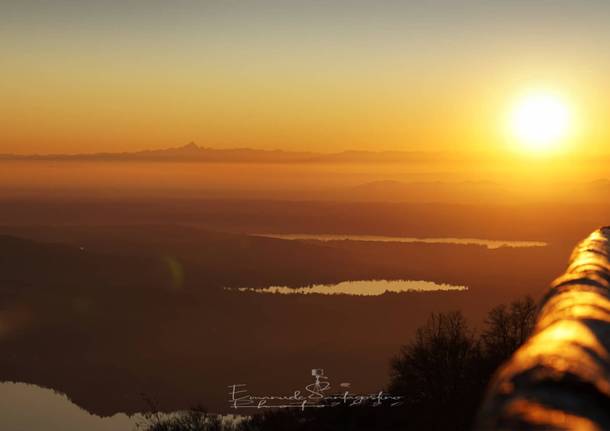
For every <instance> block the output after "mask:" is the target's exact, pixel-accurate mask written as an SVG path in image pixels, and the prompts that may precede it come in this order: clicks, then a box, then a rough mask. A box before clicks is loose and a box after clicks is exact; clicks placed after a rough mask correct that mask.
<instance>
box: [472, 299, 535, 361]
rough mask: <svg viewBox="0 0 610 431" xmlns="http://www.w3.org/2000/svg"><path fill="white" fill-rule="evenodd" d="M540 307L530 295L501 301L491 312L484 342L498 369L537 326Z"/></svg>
mask: <svg viewBox="0 0 610 431" xmlns="http://www.w3.org/2000/svg"><path fill="white" fill-rule="evenodd" d="M537 311H538V307H537V305H536V303H535V302H534V300H533V299H532V298H531V297H529V296H526V297H524V298H522V299H518V300H516V301H513V302H511V303H510V305H505V304H502V305H498V306H497V307H494V308H493V309H492V310H491V311H490V312H489V313H488V315H487V319H486V320H485V329H484V330H483V333H482V334H481V343H482V347H483V349H484V353H485V356H486V357H487V358H488V359H489V360H490V361H491V365H492V367H493V368H494V369H495V368H496V367H497V366H498V365H499V364H500V363H501V362H503V361H505V360H506V359H508V358H509V357H510V355H511V354H512V353H513V352H514V351H515V350H517V348H518V347H519V346H520V345H521V344H523V342H524V341H525V340H526V339H527V337H528V335H529V334H530V333H531V332H532V329H533V327H534V323H535V320H536V313H537Z"/></svg>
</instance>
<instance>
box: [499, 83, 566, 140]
mask: <svg viewBox="0 0 610 431" xmlns="http://www.w3.org/2000/svg"><path fill="white" fill-rule="evenodd" d="M571 117H572V115H571V112H570V109H569V107H568V104H567V103H566V102H565V101H564V100H563V99H562V98H561V97H559V96H558V95H556V94H553V93H549V92H542V91H539V92H532V93H528V94H526V95H525V96H524V97H522V98H521V99H520V100H519V101H518V102H517V104H516V105H515V107H514V108H513V111H512V114H511V118H510V129H511V134H512V135H513V136H514V137H515V138H517V140H518V141H519V142H520V144H521V145H523V146H524V147H525V148H526V149H527V150H529V151H537V152H540V151H550V150H553V149H556V148H557V147H558V146H559V144H560V143H561V142H562V140H563V139H564V138H566V136H567V135H568V133H569V131H570V127H571V120H572V118H571Z"/></svg>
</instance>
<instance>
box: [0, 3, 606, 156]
mask: <svg viewBox="0 0 610 431" xmlns="http://www.w3.org/2000/svg"><path fill="white" fill-rule="evenodd" d="M0 17H1V19H2V25H1V26H0V54H1V56H0V59H1V60H0V61H1V66H2V80H1V81H0V94H2V104H1V105H0V106H1V108H0V109H1V111H0V115H1V116H2V120H1V121H0V131H1V135H0V152H20V153H32V152H89V151H117V150H121V151H130V150H135V149H141V148H160V147H170V146H177V145H183V144H186V143H188V142H190V141H195V142H197V143H198V144H200V145H205V146H211V147H237V146H239V147H242V146H249V147H256V148H282V149H299V150H302V149H309V150H319V151H337V150H342V149H372V150H386V149H455V148H465V149H470V148H495V147H500V146H501V145H503V143H502V138H503V128H502V124H503V121H504V120H503V119H504V116H505V111H506V110H507V109H508V106H509V104H510V103H511V100H512V99H513V98H515V97H516V95H517V94H518V93H519V92H521V91H522V90H523V89H524V88H528V87H532V86H534V87H536V86H546V87H549V88H553V89H555V90H556V91H558V92H561V93H562V94H564V95H565V97H566V98H567V99H568V100H570V101H571V103H572V104H573V107H574V110H575V111H576V112H577V113H578V115H579V116H580V117H582V120H583V121H582V124H583V125H584V126H583V127H582V133H580V135H579V137H578V145H588V146H589V147H590V148H599V147H600V146H603V145H604V144H605V143H606V142H605V140H606V138H607V136H608V134H609V133H608V130H607V125H606V124H605V118H610V116H609V114H610V107H609V103H610V102H608V101H609V100H610V82H609V80H608V76H610V50H609V49H608V47H609V46H610V25H608V23H610V2H608V1H592V0H590V1H583V0H580V1H571V2H568V1H533V0H529V1H526V0H510V1H507V0H498V1H468V2H466V1H457V0H447V1H427V2H424V1H421V2H415V1H412V2H406V1H403V2H399V1H379V0H378V1H346V0H343V1H340V0H336V1H315V0H303V1H290V0H283V1H259V0H248V1H242V2H234V1H217V2H210V1H180V0H174V1H156V0H145V1H144V0H141V1H136V0H132V1H128V0H123V1H111V0H106V1H89V0H74V1H42V0H41V1H30V0H15V1H9V0H0Z"/></svg>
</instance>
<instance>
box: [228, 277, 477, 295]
mask: <svg viewBox="0 0 610 431" xmlns="http://www.w3.org/2000/svg"><path fill="white" fill-rule="evenodd" d="M227 290H237V291H239V292H256V293H278V294H280V295H295V294H311V293H317V294H320V295H354V296H379V295H383V294H384V293H389V292H392V293H401V292H432V291H439V290H440V291H465V290H468V288H467V287H466V286H454V285H451V284H444V283H434V282H432V281H423V280H360V281H343V282H341V283H338V284H315V285H313V286H308V287H298V288H295V287H288V286H271V287H266V288H264V289H253V288H249V287H241V288H236V289H229V288H227Z"/></svg>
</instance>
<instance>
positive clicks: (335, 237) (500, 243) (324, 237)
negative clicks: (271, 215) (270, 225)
mask: <svg viewBox="0 0 610 431" xmlns="http://www.w3.org/2000/svg"><path fill="white" fill-rule="evenodd" d="M253 235H254V236H262V237H265V238H276V239H286V240H307V241H368V242H401V243H423V244H457V245H482V246H485V247H487V248H489V249H495V248H500V247H514V248H523V247H545V246H547V245H548V244H547V243H546V242H542V241H504V240H492V239H480V238H451V237H448V238H415V237H405V236H382V235H351V234H345V235H343V234H300V233H298V234H293V233H288V234H275V233H260V234H253Z"/></svg>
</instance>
